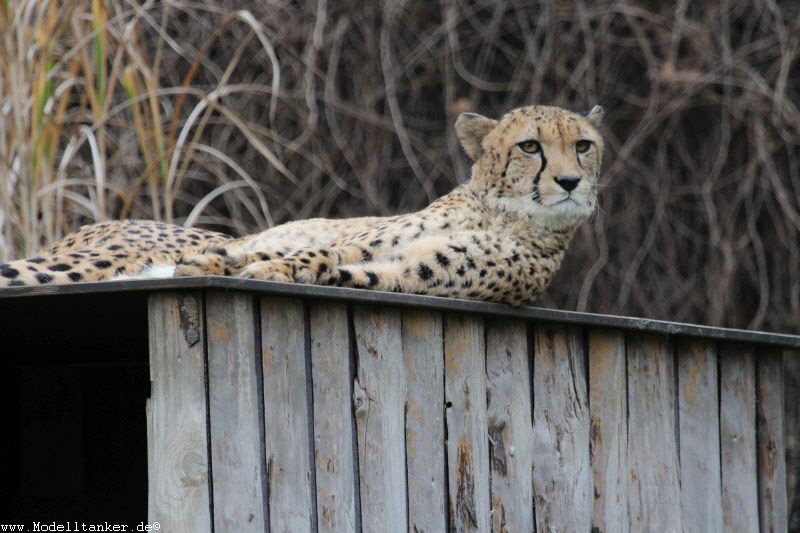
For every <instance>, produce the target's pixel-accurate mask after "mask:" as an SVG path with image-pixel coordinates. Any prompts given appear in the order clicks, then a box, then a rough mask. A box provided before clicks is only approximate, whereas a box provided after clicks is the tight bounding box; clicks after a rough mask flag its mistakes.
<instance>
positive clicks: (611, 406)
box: [589, 329, 628, 533]
mask: <svg viewBox="0 0 800 533" xmlns="http://www.w3.org/2000/svg"><path fill="white" fill-rule="evenodd" d="M626 382H627V376H626V375H625V337H624V335H623V333H622V332H621V331H614V330H597V329H595V330H590V331H589V410H590V412H591V420H592V422H591V444H592V448H591V460H592V479H593V481H594V506H593V509H592V531H598V532H601V531H602V532H609V533H610V532H619V533H626V532H627V531H628V418H627V413H628V398H627V394H626V393H627V384H626Z"/></svg>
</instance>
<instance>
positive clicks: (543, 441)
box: [533, 323, 592, 531]
mask: <svg viewBox="0 0 800 533" xmlns="http://www.w3.org/2000/svg"><path fill="white" fill-rule="evenodd" d="M534 339H535V345H534V367H533V435H534V437H533V438H534V448H533V468H534V470H533V473H534V475H533V492H534V501H535V505H536V510H535V514H536V529H537V531H589V529H590V528H591V515H592V471H591V465H590V458H589V447H590V445H589V425H590V419H589V398H588V392H587V390H586V365H585V362H584V352H583V336H582V334H581V331H580V330H579V329H577V328H573V327H569V326H563V325H560V324H553V323H541V324H537V325H536V329H535V335H534Z"/></svg>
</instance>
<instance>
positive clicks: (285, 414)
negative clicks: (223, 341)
mask: <svg viewBox="0 0 800 533" xmlns="http://www.w3.org/2000/svg"><path fill="white" fill-rule="evenodd" d="M305 329H306V328H305V309H304V307H303V302H301V301H300V300H290V299H286V298H262V299H261V368H262V375H263V379H264V388H263V394H264V434H265V438H264V446H265V456H266V465H267V495H268V498H269V526H270V527H269V530H270V531H276V532H283V531H291V532H298V533H302V532H303V531H312V530H313V525H314V518H315V514H316V509H314V508H313V507H314V505H313V500H312V496H313V491H314V487H313V486H312V477H311V468H312V466H311V459H310V458H311V454H310V451H309V445H310V441H309V437H310V435H309V419H310V413H309V404H308V400H309V399H308V395H307V392H308V388H307V386H306V385H307V380H308V379H309V378H310V376H307V375H306V335H305Z"/></svg>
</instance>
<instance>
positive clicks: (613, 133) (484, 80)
mask: <svg viewBox="0 0 800 533" xmlns="http://www.w3.org/2000/svg"><path fill="white" fill-rule="evenodd" d="M799 40H800V3H797V2H793V1H785V2H776V1H773V0H753V1H750V0H723V1H719V2H688V0H681V1H678V2H677V3H672V2H652V1H646V0H639V1H635V0H627V1H609V2H583V1H561V0H558V1H554V2H545V1H542V2H537V1H532V0H477V1H459V0H443V1H441V2H409V1H404V0H386V1H383V2H362V1H360V0H342V1H330V0H293V1H289V0H267V1H263V2H235V1H232V0H221V1H206V0H194V1H189V0H169V1H141V0H93V1H85V0H83V1H77V0H75V1H69V0H64V1H59V2H55V1H47V0H30V1H25V0H18V1H15V0H0V177H1V178H2V179H1V180H0V260H2V259H9V258H11V257H16V256H21V255H25V254H30V253H33V252H35V250H37V249H38V248H39V247H40V246H42V245H45V244H48V243H50V242H53V241H54V240H56V239H58V238H60V237H62V236H63V235H65V234H66V233H68V232H70V231H72V230H74V229H75V228H77V227H78V226H80V225H81V224H85V223H88V222H93V221H96V220H103V219H111V218H155V219H162V220H167V221H171V222H176V223H179V224H187V225H194V224H197V225H200V226H205V227H212V228H215V229H218V230H222V231H225V232H227V233H230V234H233V235H242V234H246V233H251V232H255V231H259V230H263V229H265V228H267V227H270V226H272V225H274V224H278V223H281V222H285V221H287V220H291V219H296V218H302V217H310V216H329V217H342V216H353V215H366V214H391V213H397V212H400V211H408V210H414V209H418V208H421V207H423V206H425V205H426V204H427V203H428V202H430V201H431V200H432V199H433V198H435V197H436V196H438V195H440V194H442V193H444V192H447V191H448V190H449V189H451V188H452V187H453V186H455V185H456V184H458V183H461V182H463V181H465V180H466V179H467V177H468V174H469V161H468V160H467V158H466V157H465V156H464V155H463V153H462V152H461V150H460V147H459V146H458V143H457V141H456V138H455V135H454V132H453V128H452V124H453V122H454V120H455V118H456V116H457V115H458V114H459V113H460V112H462V111H467V110H469V111H478V112H481V113H483V114H487V115H490V116H495V117H496V116H499V115H501V114H502V113H504V112H505V111H507V110H509V109H510V108H513V107H515V106H520V105H526V104H532V103H546V104H554V105H559V106H564V107H567V108H570V109H574V110H585V109H588V108H590V107H591V106H592V105H594V104H595V103H600V104H602V105H603V106H604V107H605V108H606V110H607V122H606V127H605V131H604V135H605V136H606V139H607V146H608V151H607V154H608V156H607V162H606V165H605V168H606V170H605V173H604V177H603V180H602V183H603V187H602V192H601V207H602V210H601V211H600V212H599V213H598V214H597V216H595V217H594V218H593V219H592V220H591V221H590V222H589V223H587V224H586V225H585V226H584V227H583V228H582V229H581V231H580V233H579V235H578V237H577V238H576V240H575V241H574V243H573V245H572V247H571V249H570V251H569V253H568V259H567V261H566V264H565V265H564V267H563V269H562V271H561V272H560V274H559V275H558V277H557V279H556V281H555V282H554V283H553V285H552V287H551V289H550V290H549V291H548V293H547V294H546V296H545V297H544V298H543V300H542V302H540V303H541V304H542V305H547V306H557V307H560V308H565V309H578V310H584V311H592V312H602V313H614V314H628V315H636V316H646V317H654V318H663V319H669V320H677V321H692V322H701V323H705V324H712V325H724V326H733V327H743V328H762V329H770V330H780V331H789V332H798V330H800V327H799V326H800V268H798V266H799V265H800V238H798V236H799V235H800V234H799V232H800V200H799V198H800V196H799V195H800V152H798V144H800V109H799V107H800V98H798V90H799V89H800V71H798V63H797V56H798V50H800V46H799V45H800V42H799Z"/></svg>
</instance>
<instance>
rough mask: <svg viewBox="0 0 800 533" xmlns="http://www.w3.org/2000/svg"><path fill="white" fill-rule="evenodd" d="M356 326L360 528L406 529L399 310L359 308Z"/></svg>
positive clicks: (403, 399) (355, 396)
mask: <svg viewBox="0 0 800 533" xmlns="http://www.w3.org/2000/svg"><path fill="white" fill-rule="evenodd" d="M353 328H354V331H355V335H356V349H357V354H358V359H357V360H358V366H357V372H356V381H355V383H354V384H353V391H354V392H353V400H354V402H355V414H356V432H357V435H358V470H359V477H360V483H359V488H360V491H361V524H362V526H361V527H362V528H363V530H364V531H381V530H386V528H387V527H388V528H390V529H391V530H394V531H406V530H407V525H406V452H405V402H406V371H405V367H404V365H403V342H402V335H401V320H400V311H397V310H389V309H380V308H374V307H356V308H355V309H354V311H353Z"/></svg>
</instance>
